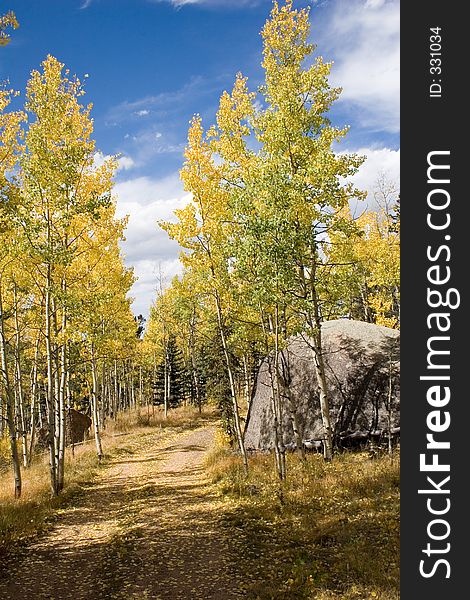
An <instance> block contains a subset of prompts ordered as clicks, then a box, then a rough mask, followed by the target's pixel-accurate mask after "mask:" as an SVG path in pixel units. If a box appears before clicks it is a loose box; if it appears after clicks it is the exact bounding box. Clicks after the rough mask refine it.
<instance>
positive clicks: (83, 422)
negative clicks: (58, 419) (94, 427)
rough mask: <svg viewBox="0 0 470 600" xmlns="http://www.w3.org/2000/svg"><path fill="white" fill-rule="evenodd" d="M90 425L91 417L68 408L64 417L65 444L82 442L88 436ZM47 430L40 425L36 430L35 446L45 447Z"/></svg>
mask: <svg viewBox="0 0 470 600" xmlns="http://www.w3.org/2000/svg"><path fill="white" fill-rule="evenodd" d="M90 427H91V419H90V417H89V416H88V415H84V414H83V413H81V412H78V410H74V409H73V408H72V409H70V413H68V414H67V415H66V417H65V443H66V444H67V445H69V444H71V443H74V444H78V443H79V442H83V440H85V439H86V438H87V437H88V430H89V429H90ZM47 439H48V430H47V428H46V427H40V428H39V429H38V430H37V432H36V446H37V447H38V448H47Z"/></svg>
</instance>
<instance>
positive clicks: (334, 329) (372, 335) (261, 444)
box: [245, 319, 400, 450]
mask: <svg viewBox="0 0 470 600" xmlns="http://www.w3.org/2000/svg"><path fill="white" fill-rule="evenodd" d="M322 340H323V354H324V360H325V365H326V376H327V381H328V390H329V402H330V414H331V422H332V427H333V436H334V443H335V444H336V445H341V443H342V440H345V439H348V440H349V442H353V441H354V440H355V439H356V438H357V439H359V438H361V439H362V437H363V435H364V433H365V434H366V435H367V434H368V435H370V434H372V432H374V435H375V436H377V432H378V431H380V432H382V435H385V436H386V435H387V431H388V426H389V424H388V395H389V385H390V371H391V373H392V376H391V382H392V401H391V417H392V419H391V420H392V423H391V425H392V428H394V433H395V432H396V428H398V431H399V426H400V383H399V375H400V366H399V346H400V337H399V332H398V331H396V330H394V329H389V328H388V327H382V326H379V325H372V324H370V323H364V322H361V321H352V320H346V319H340V320H336V321H327V322H325V323H324V324H323V325H322ZM281 359H282V360H280V362H281V363H284V365H285V368H284V373H283V375H284V385H283V390H282V392H283V401H282V411H283V418H282V422H283V434H284V435H283V437H284V439H283V443H284V445H285V446H287V447H289V445H291V444H292V443H293V442H294V433H293V427H292V421H291V417H290V415H289V410H288V402H287V398H286V390H287V389H289V390H290V394H291V398H292V400H293V402H292V404H293V405H294V406H295V410H296V413H297V418H298V421H299V425H300V429H301V435H302V439H303V440H305V441H309V442H311V441H313V440H316V441H318V440H321V439H322V437H323V427H322V420H321V413H320V404H319V394H318V383H317V379H316V376H315V371H314V366H313V351H312V349H311V346H310V345H309V338H307V337H306V336H303V335H298V336H295V337H293V338H291V339H290V341H289V343H288V346H287V348H286V349H285V350H284V351H283V352H282V357H281ZM268 360H271V362H272V361H273V356H272V355H271V356H270V357H268V358H267V359H265V360H264V361H263V363H262V365H261V367H260V369H259V372H258V376H257V381H256V385H255V388H254V393H253V398H252V401H251V405H250V410H249V413H248V417H247V422H246V428H245V444H246V447H247V448H248V449H252V450H267V449H270V448H272V447H273V418H272V410H271V400H270V399H271V379H270V375H269V368H268ZM395 435H396V433H395ZM310 445H311V444H310ZM306 446H307V447H308V444H306Z"/></svg>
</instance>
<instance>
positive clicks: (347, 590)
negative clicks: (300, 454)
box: [208, 447, 399, 600]
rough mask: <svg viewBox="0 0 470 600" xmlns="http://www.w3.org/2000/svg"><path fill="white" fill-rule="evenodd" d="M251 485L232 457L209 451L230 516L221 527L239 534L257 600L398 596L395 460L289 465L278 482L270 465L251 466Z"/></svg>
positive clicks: (317, 460)
mask: <svg viewBox="0 0 470 600" xmlns="http://www.w3.org/2000/svg"><path fill="white" fill-rule="evenodd" d="M250 463H251V472H250V476H249V478H248V479H247V478H245V476H244V474H243V469H242V464H241V461H240V459H239V458H238V457H237V456H234V455H233V454H232V453H230V452H229V451H228V450H225V449H223V448H220V447H219V449H217V450H215V451H214V453H213V454H212V455H211V456H210V458H209V460H208V466H209V469H210V471H211V473H212V478H213V481H214V483H215V484H216V485H217V487H218V489H219V491H220V494H221V495H222V496H223V498H224V499H225V504H226V506H227V508H228V509H229V510H228V511H227V516H226V526H227V528H228V529H229V530H230V529H231V530H233V529H234V528H236V529H237V531H239V532H241V536H237V537H238V538H239V539H240V540H241V542H239V543H238V547H237V544H235V543H234V550H233V551H234V552H237V554H239V555H240V556H242V557H243V560H244V562H245V565H244V568H245V569H246V572H247V577H248V578H249V579H250V580H251V582H252V584H251V588H250V595H249V598H252V599H256V600H271V599H273V600H274V599H276V600H287V599H289V600H291V599H292V600H294V599H299V600H307V599H309V600H310V599H316V600H331V599H333V598H335V599H341V600H366V599H369V598H371V599H372V598H378V599H381V600H396V599H397V598H399V456H398V454H397V455H396V456H395V457H394V460H393V462H392V463H391V461H390V459H389V458H388V457H386V456H384V457H381V458H378V459H374V460H371V459H370V458H369V457H368V455H367V454H364V453H348V454H343V455H340V456H338V457H337V458H336V459H335V461H334V462H333V463H331V464H327V463H325V462H324V461H323V458H322V457H321V456H319V455H310V456H309V457H308V460H307V463H306V464H305V465H302V464H301V463H300V461H299V460H298V458H297V457H296V456H295V455H290V456H289V457H288V480H287V482H284V483H282V484H281V483H280V482H279V481H278V480H277V477H276V476H275V474H274V469H273V458H272V457H271V456H267V455H257V456H255V457H252V458H251V461H250Z"/></svg>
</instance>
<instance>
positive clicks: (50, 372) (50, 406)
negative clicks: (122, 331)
mask: <svg viewBox="0 0 470 600" xmlns="http://www.w3.org/2000/svg"><path fill="white" fill-rule="evenodd" d="M51 285H52V281H51V269H50V266H48V273H47V281H46V299H45V338H46V364H47V392H46V409H47V425H48V434H49V435H48V446H49V472H50V477H51V490H52V494H53V495H54V496H57V495H58V488H57V474H56V453H55V406H54V404H55V397H54V368H53V356H52V340H51V336H52V331H51V329H52V327H51V297H50V288H51Z"/></svg>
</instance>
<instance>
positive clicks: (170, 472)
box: [0, 427, 244, 600]
mask: <svg viewBox="0 0 470 600" xmlns="http://www.w3.org/2000/svg"><path fill="white" fill-rule="evenodd" d="M213 436H214V428H213V427H205V428H201V429H198V430H195V431H192V432H190V433H188V432H185V433H180V434H175V433H173V434H168V433H166V434H162V433H159V432H151V433H146V434H143V433H141V434H140V435H138V436H137V435H135V436H133V437H132V438H131V440H130V445H129V443H128V442H126V444H127V446H126V449H124V448H123V449H122V452H120V453H119V454H118V456H117V458H115V459H114V460H113V462H112V463H111V465H110V466H109V468H108V469H107V471H106V472H105V473H104V475H103V477H102V478H100V480H99V481H98V482H97V483H96V484H93V485H92V486H90V488H89V489H88V490H87V491H86V493H85V494H84V495H83V497H82V498H81V499H80V500H79V501H78V502H76V503H75V506H73V507H69V508H66V509H64V510H63V512H62V514H61V515H60V517H59V519H58V521H57V523H56V524H55V525H54V527H53V528H52V529H51V531H50V532H49V533H48V534H47V535H46V536H45V537H43V538H42V539H41V540H40V541H39V542H37V543H36V544H34V545H33V546H31V547H30V549H29V550H28V551H27V557H26V558H25V560H24V561H23V562H22V563H21V564H19V565H16V566H15V568H14V572H12V573H11V576H10V577H8V580H7V581H3V582H2V581H0V598H2V599H3V598H5V599H7V598H8V599H17V598H18V599H20V598H21V599H22V600H33V599H34V600H44V599H57V600H59V599H60V600H62V599H64V600H65V599H67V600H82V599H85V598H86V599H87V600H90V599H92V600H93V599H100V600H101V599H103V600H107V599H116V600H121V599H154V600H170V599H171V600H186V599H192V600H197V599H204V600H231V599H236V598H243V597H244V594H243V593H242V592H241V586H242V574H241V573H237V572H236V570H235V568H234V566H233V565H234V563H235V561H234V560H233V558H234V557H233V556H231V554H230V551H229V549H228V548H229V545H228V544H227V540H226V538H225V535H226V534H225V532H224V529H223V528H222V527H221V526H220V521H219V516H218V510H217V508H218V501H217V499H216V498H215V497H214V496H213V495H212V494H211V492H210V488H209V487H208V486H207V485H206V481H205V478H204V473H203V470H202V463H203V459H204V456H205V454H206V452H207V450H208V449H209V447H210V446H211V444H212V442H213Z"/></svg>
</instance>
